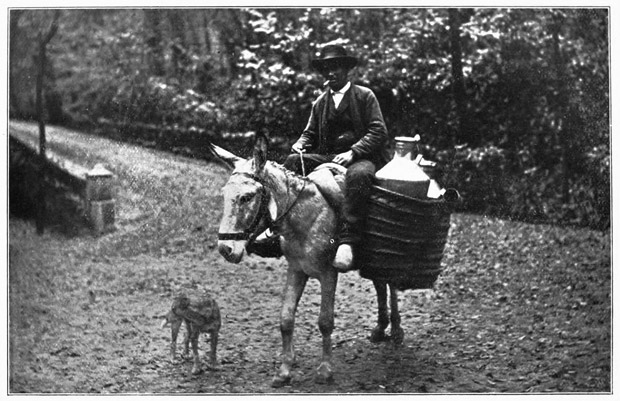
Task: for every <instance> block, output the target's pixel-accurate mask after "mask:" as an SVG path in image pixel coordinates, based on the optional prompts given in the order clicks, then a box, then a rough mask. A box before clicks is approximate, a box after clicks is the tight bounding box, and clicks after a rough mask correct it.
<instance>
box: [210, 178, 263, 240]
mask: <svg viewBox="0 0 620 401" xmlns="http://www.w3.org/2000/svg"><path fill="white" fill-rule="evenodd" d="M233 175H243V176H246V177H248V178H250V179H251V180H253V181H256V182H257V183H258V184H259V185H260V187H259V193H260V197H261V198H260V204H259V206H258V212H257V213H256V215H255V216H254V219H252V223H250V225H249V226H248V227H247V228H246V229H245V230H243V231H241V232H236V233H218V235H217V238H218V239H219V240H220V241H250V242H251V241H253V240H254V239H255V238H256V237H258V235H259V234H260V233H259V231H260V229H259V224H260V222H261V220H262V219H263V218H264V217H269V211H268V209H267V207H268V204H269V194H268V193H267V190H266V189H265V186H264V185H263V184H262V182H261V181H260V179H259V178H258V177H257V176H256V175H254V174H250V173H233Z"/></svg>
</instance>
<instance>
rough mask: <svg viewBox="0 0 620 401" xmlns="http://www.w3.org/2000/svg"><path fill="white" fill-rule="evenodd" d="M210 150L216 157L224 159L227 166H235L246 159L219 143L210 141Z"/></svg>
mask: <svg viewBox="0 0 620 401" xmlns="http://www.w3.org/2000/svg"><path fill="white" fill-rule="evenodd" d="M209 150H210V151H211V153H213V155H214V156H215V157H217V158H218V159H219V160H221V161H223V162H224V164H226V166H228V167H231V168H235V167H236V166H237V165H238V164H240V163H243V162H245V161H246V160H245V159H244V158H242V157H239V156H236V155H234V154H232V153H230V152H229V151H227V150H226V149H224V148H220V147H219V146H217V145H214V144H212V143H211V142H209Z"/></svg>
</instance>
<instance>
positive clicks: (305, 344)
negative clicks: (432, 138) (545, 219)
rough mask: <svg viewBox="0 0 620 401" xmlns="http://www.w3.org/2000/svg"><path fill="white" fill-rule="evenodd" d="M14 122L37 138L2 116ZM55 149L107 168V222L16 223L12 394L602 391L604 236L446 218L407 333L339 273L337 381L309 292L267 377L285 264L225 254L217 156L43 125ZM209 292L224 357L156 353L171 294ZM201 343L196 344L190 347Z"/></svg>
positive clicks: (366, 286)
mask: <svg viewBox="0 0 620 401" xmlns="http://www.w3.org/2000/svg"><path fill="white" fill-rule="evenodd" d="M11 130H18V131H22V132H24V133H27V132H34V131H33V130H35V128H34V126H33V125H28V124H23V123H15V124H14V123H11ZM48 137H49V140H50V142H51V143H52V144H53V147H52V149H54V147H55V150H57V151H58V152H59V153H61V154H67V155H71V156H72V157H73V158H77V159H79V160H81V161H82V162H83V163H87V162H86V161H88V163H93V164H94V162H102V163H104V164H105V165H106V166H107V167H108V168H110V169H111V170H113V172H114V173H115V174H116V175H117V177H118V184H119V185H118V215H117V223H118V224H117V227H118V229H117V230H116V231H115V232H114V233H111V234H108V235H106V236H103V237H100V238H95V237H92V236H90V235H80V236H76V237H66V236H63V235H61V234H59V233H57V232H55V231H52V232H48V233H46V234H44V235H43V236H40V237H38V236H36V234H35V233H34V232H35V230H34V227H33V224H32V223H31V222H26V221H23V220H18V219H14V218H11V219H10V227H9V229H10V231H9V235H10V237H9V243H10V244H9V262H10V266H9V296H10V298H9V309H10V310H9V312H10V326H9V336H10V366H9V368H10V378H9V379H10V380H9V386H10V387H9V391H10V392H12V393H18V392H27V393H50V392H53V393H140V394H145V393H146V394H155V393H157V394H158V393H177V392H178V393H229V392H233V393H264V392H274V393H325V392H327V393H386V392H405V393H424V392H428V393H464V392H465V393H477V392H485V393H488V392H508V393H532V392H534V393H544V392H609V391H610V368H611V363H610V333H611V314H610V310H611V297H610V294H611V291H610V274H611V272H610V266H611V263H610V238H609V234H608V233H598V232H594V231H590V230H581V229H568V228H560V227H553V226H545V225H528V224H522V223H518V222H507V221H502V220H497V219H491V218H484V217H479V216H470V215H460V214H456V215H453V219H452V228H451V236H450V240H449V243H448V246H447V249H446V253H445V257H444V264H445V272H444V274H443V276H442V277H440V279H439V281H438V283H437V285H436V288H435V290H432V291H431V290H426V291H407V292H403V293H401V294H400V305H401V310H402V319H403V328H404V330H405V333H406V334H405V342H404V345H403V346H402V347H400V348H393V347H392V346H391V345H389V344H378V345H375V344H371V343H369V342H368V340H367V335H368V334H369V330H370V329H371V328H372V327H373V326H374V323H375V319H376V316H375V310H376V301H375V295H374V289H372V285H371V283H370V282H368V281H366V280H363V279H361V278H360V277H359V276H358V275H357V273H349V274H345V275H341V276H340V279H339V283H338V289H337V304H336V328H335V331H334V360H335V368H336V382H335V383H334V384H332V385H323V386H322V385H316V384H315V383H314V382H313V373H314V369H315V368H316V366H318V359H319V352H320V334H319V330H318V327H317V319H318V304H319V288H318V283H317V282H315V281H310V282H309V285H308V286H307V288H306V292H305V293H304V296H303V298H302V301H301V303H300V307H299V312H298V318H297V325H296V345H297V350H298V367H297V369H296V374H295V379H294V381H293V383H292V385H291V386H289V387H284V388H282V389H277V390H275V389H272V388H271V387H269V383H270V379H271V377H272V375H273V373H274V371H275V366H276V364H277V361H278V355H279V348H280V334H279V323H278V315H279V304H280V298H281V291H282V287H283V280H284V270H285V268H286V265H285V262H284V261H283V260H273V259H261V258H257V257H249V258H246V259H245V260H244V261H243V262H242V263H241V264H239V265H232V264H229V263H226V262H225V261H223V259H222V258H221V257H220V256H219V255H218V253H217V250H216V249H215V242H216V233H217V224H218V222H219V216H220V207H221V197H220V188H221V187H222V186H223V184H224V183H225V181H226V179H227V173H226V171H225V170H224V169H223V168H222V167H221V166H219V165H216V164H211V163H206V162H202V161H196V160H192V159H187V158H183V157H178V156H174V155H170V154H166V153H162V152H156V151H152V150H147V149H144V148H140V147H136V146H132V145H127V144H119V143H115V142H112V141H108V140H105V139H102V138H98V137H92V136H88V135H85V134H82V133H78V132H74V131H68V130H65V129H59V128H54V127H50V128H49V129H48ZM200 288H208V289H209V290H210V291H211V292H212V293H213V294H214V296H215V298H216V299H217V301H218V303H219V304H220V306H221V308H222V320H223V322H222V323H223V326H222V330H221V333H220V334H221V341H220V346H219V350H218V351H219V352H218V356H219V360H220V363H221V364H220V369H219V370H218V371H205V372H203V373H202V374H200V375H197V376H192V375H191V374H190V370H191V361H190V360H189V359H187V360H184V361H182V362H180V363H177V364H172V363H170V362H169V361H168V349H169V332H168V331H167V330H162V329H160V328H159V323H160V318H161V316H162V315H163V313H165V311H166V310H167V308H168V306H169V303H170V302H171V299H172V296H173V295H174V294H175V293H176V292H178V291H180V290H196V289H200ZM200 348H201V353H203V354H204V352H205V350H206V349H207V348H208V345H207V343H206V342H205V341H204V340H202V341H201V343H200Z"/></svg>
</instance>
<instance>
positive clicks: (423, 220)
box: [357, 186, 452, 290]
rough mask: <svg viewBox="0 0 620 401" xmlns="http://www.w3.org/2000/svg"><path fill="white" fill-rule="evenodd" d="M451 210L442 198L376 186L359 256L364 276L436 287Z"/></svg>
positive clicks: (409, 285) (408, 285)
mask: <svg viewBox="0 0 620 401" xmlns="http://www.w3.org/2000/svg"><path fill="white" fill-rule="evenodd" d="M451 210H452V207H451V204H450V203H448V202H446V201H445V200H443V199H438V200H433V199H424V200H422V199H416V198H411V197H408V196H405V195H401V194H398V193H396V192H392V191H389V190H386V189H384V188H381V187H377V186H375V187H374V190H373V194H372V195H371V197H370V201H369V205H368V215H367V220H366V228H365V230H364V240H363V242H362V246H361V247H360V250H359V258H357V263H358V267H359V268H360V275H361V276H362V277H364V278H367V279H371V280H378V281H383V282H387V283H390V284H392V285H394V286H396V288H398V289H399V290H406V289H424V288H432V287H433V285H434V284H435V281H436V280H437V277H438V276H439V274H440V273H441V259H442V257H443V251H444V247H445V245H446V241H447V238H448V231H449V229H450V213H451Z"/></svg>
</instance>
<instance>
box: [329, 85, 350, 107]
mask: <svg viewBox="0 0 620 401" xmlns="http://www.w3.org/2000/svg"><path fill="white" fill-rule="evenodd" d="M350 87H351V82H347V84H346V85H345V86H343V87H342V88H340V90H339V91H335V90H332V89H330V91H331V92H332V99H334V104H335V105H336V108H338V105H340V102H341V101H342V98H343V97H344V94H345V93H347V91H348V90H349V88H350Z"/></svg>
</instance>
